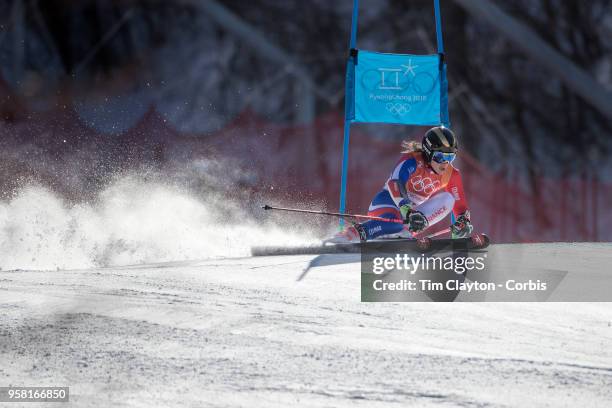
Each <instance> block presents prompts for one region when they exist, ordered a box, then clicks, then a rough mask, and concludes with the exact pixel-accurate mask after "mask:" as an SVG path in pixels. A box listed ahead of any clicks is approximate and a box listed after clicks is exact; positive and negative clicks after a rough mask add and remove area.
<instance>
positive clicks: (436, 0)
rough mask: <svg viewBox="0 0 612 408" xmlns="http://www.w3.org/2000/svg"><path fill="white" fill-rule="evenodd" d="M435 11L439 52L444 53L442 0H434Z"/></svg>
mask: <svg viewBox="0 0 612 408" xmlns="http://www.w3.org/2000/svg"><path fill="white" fill-rule="evenodd" d="M434 11H435V14H436V40H437V42H438V54H444V42H443V41H442V16H441V14H440V0H434Z"/></svg>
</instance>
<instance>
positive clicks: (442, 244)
mask: <svg viewBox="0 0 612 408" xmlns="http://www.w3.org/2000/svg"><path fill="white" fill-rule="evenodd" d="M490 242H491V240H490V239H489V237H488V236H487V235H486V234H482V233H481V234H472V236H471V237H469V238H455V239H452V238H431V237H426V238H420V239H412V238H380V239H374V240H371V241H366V242H359V243H351V244H324V245H306V246H294V247H283V246H256V247H252V248H251V255H253V256H280V255H325V254H351V253H360V252H361V251H363V250H370V249H372V250H374V249H376V248H379V247H381V246H382V245H384V244H388V243H394V244H395V245H397V247H399V248H401V249H402V250H403V251H406V252H431V251H440V250H445V249H455V250H468V251H470V250H480V249H485V248H487V247H488V246H489V245H490Z"/></svg>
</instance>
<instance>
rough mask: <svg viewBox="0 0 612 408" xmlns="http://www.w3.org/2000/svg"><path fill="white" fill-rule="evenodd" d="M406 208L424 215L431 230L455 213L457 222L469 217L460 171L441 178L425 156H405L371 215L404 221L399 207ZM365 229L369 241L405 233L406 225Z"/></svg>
mask: <svg viewBox="0 0 612 408" xmlns="http://www.w3.org/2000/svg"><path fill="white" fill-rule="evenodd" d="M405 204H409V205H410V206H411V207H412V208H413V209H414V210H416V211H420V212H421V213H423V215H424V216H425V218H427V221H428V225H429V226H431V225H433V224H435V223H437V222H440V221H442V220H443V219H444V218H445V217H446V216H447V215H448V214H449V213H450V212H451V211H453V213H454V215H455V218H456V217H458V216H459V215H461V214H464V213H466V212H467V211H468V204H467V200H466V198H465V194H464V192H463V183H462V181H461V174H460V173H459V170H457V169H456V168H454V167H453V166H452V164H451V165H449V166H448V167H447V168H446V171H445V172H444V173H443V174H437V173H436V172H434V171H433V169H432V168H431V167H430V166H429V165H428V164H427V163H426V162H425V160H424V158H423V155H422V153H421V152H410V153H404V154H403V155H402V156H401V158H400V160H399V162H398V163H397V165H396V166H395V168H394V169H393V172H392V173H391V175H390V176H389V179H388V180H387V182H386V183H385V186H384V188H383V190H382V191H381V192H379V193H378V194H376V196H375V197H374V199H373V200H372V203H371V204H370V208H369V209H368V215H369V216H374V217H381V218H389V219H401V218H402V216H401V213H400V209H399V207H400V206H402V205H405ZM361 225H362V227H363V229H364V230H365V233H366V236H367V239H372V238H376V237H379V236H382V235H389V234H397V233H399V232H401V231H402V230H403V225H402V224H400V223H395V222H385V221H377V220H370V221H366V222H364V223H363V224H361Z"/></svg>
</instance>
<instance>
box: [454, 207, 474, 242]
mask: <svg viewBox="0 0 612 408" xmlns="http://www.w3.org/2000/svg"><path fill="white" fill-rule="evenodd" d="M472 231H474V227H473V226H472V223H471V222H470V213H469V212H467V211H466V212H464V213H463V214H461V215H460V216H459V217H457V220H455V223H454V224H453V225H451V237H452V238H467V237H469V236H470V235H472Z"/></svg>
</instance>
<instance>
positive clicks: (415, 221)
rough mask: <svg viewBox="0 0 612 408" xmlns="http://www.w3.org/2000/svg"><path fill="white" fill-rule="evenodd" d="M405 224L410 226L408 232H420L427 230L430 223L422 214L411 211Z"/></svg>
mask: <svg viewBox="0 0 612 408" xmlns="http://www.w3.org/2000/svg"><path fill="white" fill-rule="evenodd" d="M404 224H408V231H410V232H419V231H423V230H424V229H425V228H427V225H429V222H428V221H427V218H425V216H424V215H423V213H422V212H420V211H411V212H410V213H409V214H408V216H407V217H406V219H405V220H404Z"/></svg>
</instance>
